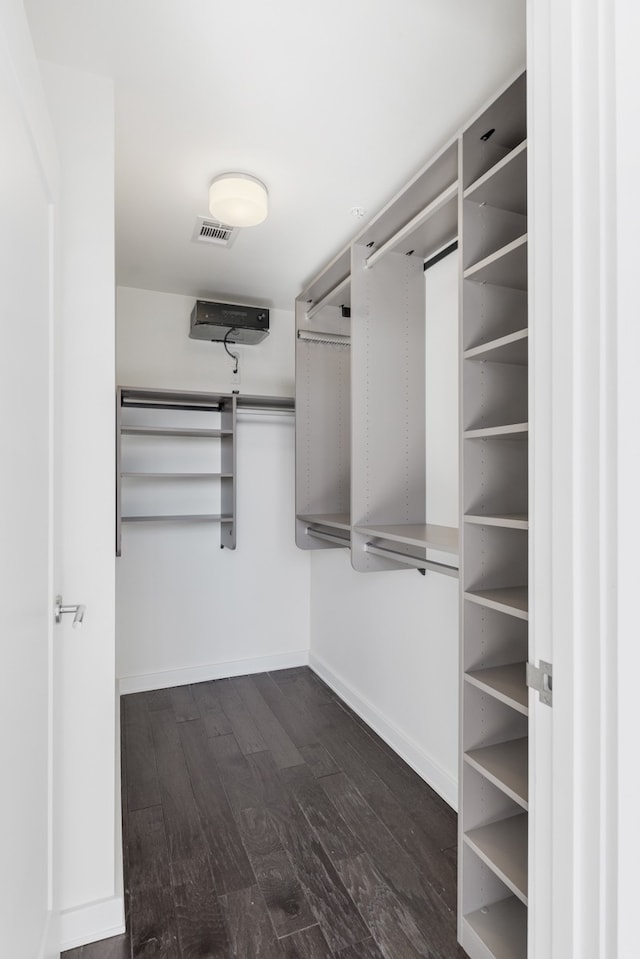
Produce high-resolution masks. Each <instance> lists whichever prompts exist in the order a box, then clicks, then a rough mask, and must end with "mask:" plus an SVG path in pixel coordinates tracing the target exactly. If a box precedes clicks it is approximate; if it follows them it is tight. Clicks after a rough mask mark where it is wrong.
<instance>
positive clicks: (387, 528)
mask: <svg viewBox="0 0 640 959" xmlns="http://www.w3.org/2000/svg"><path fill="white" fill-rule="evenodd" d="M354 531H355V532H357V533H363V534H364V535H365V536H375V537H377V538H379V539H385V540H388V541H389V542H390V543H402V544H403V545H405V546H418V547H422V548H423V549H434V550H439V551H440V552H443V553H450V554H451V555H453V556H455V557H457V556H458V529H457V528H456V527H455V526H438V525H435V524H433V523H406V524H405V523H399V524H393V525H383V526H373V525H371V526H369V525H367V526H354Z"/></svg>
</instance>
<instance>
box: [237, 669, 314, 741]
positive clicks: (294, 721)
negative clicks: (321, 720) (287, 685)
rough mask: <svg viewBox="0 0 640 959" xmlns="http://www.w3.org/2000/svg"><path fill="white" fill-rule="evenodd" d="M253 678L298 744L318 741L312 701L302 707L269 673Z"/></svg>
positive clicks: (292, 739) (264, 697)
mask: <svg viewBox="0 0 640 959" xmlns="http://www.w3.org/2000/svg"><path fill="white" fill-rule="evenodd" d="M251 679H252V682H253V685H254V686H255V687H256V689H257V690H258V692H259V693H260V695H261V696H262V698H263V699H264V701H265V702H266V704H267V705H268V707H269V709H270V710H271V712H272V713H273V714H274V716H275V717H276V718H277V719H278V721H279V722H280V723H281V725H282V727H283V728H284V729H285V730H286V732H287V734H288V735H289V737H290V738H291V741H292V742H293V743H294V744H295V745H296V746H298V747H300V746H308V745H309V744H310V743H315V742H317V740H318V729H317V726H316V724H315V723H314V722H313V717H312V709H311V706H312V704H311V703H308V704H306V705H307V708H300V706H299V704H298V703H297V702H296V700H295V698H293V697H289V696H285V694H284V693H283V691H282V690H281V689H280V687H279V686H278V685H277V683H275V682H274V680H273V678H272V677H271V676H270V675H269V674H268V673H260V674H259V675H257V676H252V677H251Z"/></svg>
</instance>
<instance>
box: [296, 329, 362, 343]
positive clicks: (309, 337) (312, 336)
mask: <svg viewBox="0 0 640 959" xmlns="http://www.w3.org/2000/svg"><path fill="white" fill-rule="evenodd" d="M298 339H299V340H302V342H303V343H324V344H326V345H328V346H351V337H350V336H346V335H345V334H342V333H318V332H316V331H314V330H298Z"/></svg>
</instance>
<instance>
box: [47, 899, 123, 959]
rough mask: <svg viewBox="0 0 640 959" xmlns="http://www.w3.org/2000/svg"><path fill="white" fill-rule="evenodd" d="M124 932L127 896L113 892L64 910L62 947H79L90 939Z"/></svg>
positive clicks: (61, 929)
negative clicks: (125, 898) (109, 896)
mask: <svg viewBox="0 0 640 959" xmlns="http://www.w3.org/2000/svg"><path fill="white" fill-rule="evenodd" d="M123 932H124V897H123V896H113V897H112V898H111V899H101V900H99V901H98V902H90V903H87V905H86V906H78V907H76V908H75V909H66V910H65V911H64V912H61V913H60V950H61V952H64V951H65V950H66V949H77V948H78V946H86V944H87V943H89V942H98V941H99V940H100V939H109V938H110V937H111V936H119V935H120V934H121V933H123Z"/></svg>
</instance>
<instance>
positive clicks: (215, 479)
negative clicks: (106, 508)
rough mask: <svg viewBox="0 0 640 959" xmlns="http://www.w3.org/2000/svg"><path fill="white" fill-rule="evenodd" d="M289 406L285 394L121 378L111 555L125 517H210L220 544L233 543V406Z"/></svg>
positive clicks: (244, 408)
mask: <svg viewBox="0 0 640 959" xmlns="http://www.w3.org/2000/svg"><path fill="white" fill-rule="evenodd" d="M293 408H294V401H293V398H291V397H284V396H243V395H240V394H236V393H200V392H192V391H191V392H190V391H181V390H163V389H145V388H136V387H124V386H119V387H118V389H117V391H116V555H117V556H120V555H121V551H122V524H123V523H167V522H171V523H214V524H216V525H219V526H220V546H221V547H226V548H227V549H235V548H236V431H237V413H238V412H243V411H247V412H248V411H259V412H276V413H277V412H287V411H293ZM186 489H188V490H189V495H188V501H189V508H188V509H187V510H185V509H184V508H183V507H184V502H185V499H186V498H187V497H185V490H186ZM198 505H200V506H201V509H197V506H198ZM172 506H173V508H172ZM176 506H177V508H176Z"/></svg>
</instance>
